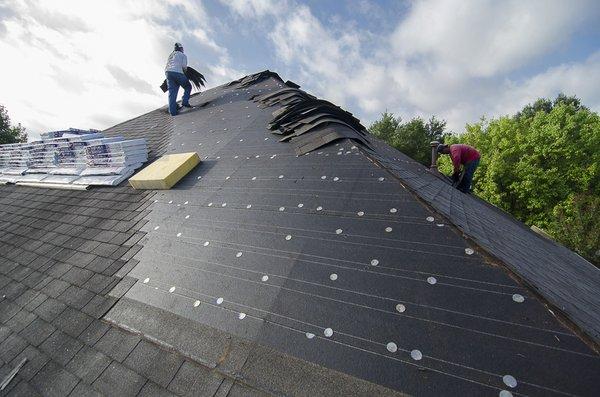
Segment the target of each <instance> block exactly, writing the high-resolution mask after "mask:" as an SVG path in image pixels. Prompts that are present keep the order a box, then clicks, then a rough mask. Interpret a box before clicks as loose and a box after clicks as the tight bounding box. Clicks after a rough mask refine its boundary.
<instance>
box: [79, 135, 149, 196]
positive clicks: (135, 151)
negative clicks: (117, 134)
mask: <svg viewBox="0 0 600 397" xmlns="http://www.w3.org/2000/svg"><path fill="white" fill-rule="evenodd" d="M84 152H85V157H86V165H87V168H86V169H85V170H84V171H83V172H82V173H81V178H79V179H77V180H75V181H73V183H74V184H76V185H118V184H119V183H121V182H122V181H123V180H125V179H127V178H129V177H130V176H131V175H133V173H134V171H135V170H136V169H137V168H139V167H141V166H142V164H143V163H145V162H146V161H148V147H147V144H146V140H145V139H130V140H111V139H99V140H95V141H92V142H89V144H88V145H87V146H86V147H85V149H84Z"/></svg>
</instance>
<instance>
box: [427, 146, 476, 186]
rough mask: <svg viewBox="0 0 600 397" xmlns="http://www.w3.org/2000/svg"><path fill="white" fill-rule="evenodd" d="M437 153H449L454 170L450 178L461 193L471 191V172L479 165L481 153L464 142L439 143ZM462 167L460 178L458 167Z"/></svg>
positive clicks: (473, 172)
mask: <svg viewBox="0 0 600 397" xmlns="http://www.w3.org/2000/svg"><path fill="white" fill-rule="evenodd" d="M437 152H438V153H439V154H449V155H450V158H451V159H452V165H453V166H454V172H453V173H452V180H453V181H454V182H455V183H458V184H457V185H456V188H457V189H458V190H460V191H461V192H463V193H470V192H471V183H472V182H473V174H475V170H476V169H477V166H478V165H479V159H480V158H481V155H480V154H479V152H478V151H477V149H475V148H474V147H472V146H469V145H464V144H455V145H444V144H441V145H439V146H438V147H437ZM461 166H462V168H463V171H462V178H461V175H460V168H461Z"/></svg>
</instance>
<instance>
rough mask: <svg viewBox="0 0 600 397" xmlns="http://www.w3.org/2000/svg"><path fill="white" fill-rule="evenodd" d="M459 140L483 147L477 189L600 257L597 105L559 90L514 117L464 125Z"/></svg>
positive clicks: (445, 162)
mask: <svg viewBox="0 0 600 397" xmlns="http://www.w3.org/2000/svg"><path fill="white" fill-rule="evenodd" d="M459 141H460V142H462V143H466V144H469V145H472V146H474V147H476V148H477V149H478V150H479V151H480V153H481V157H482V158H481V165H480V167H479V169H478V170H477V172H476V173H475V178H474V191H475V193H476V194H477V195H479V196H480V197H481V198H483V199H485V200H487V201H489V202H490V203H492V204H494V205H496V206H498V207H500V208H502V209H504V210H506V211H507V212H509V213H511V214H512V215H514V216H515V217H516V218H518V219H519V220H521V221H523V222H525V223H527V224H529V225H536V226H538V227H540V228H542V229H544V230H545V231H546V232H547V233H549V234H550V235H552V236H553V237H554V238H555V239H557V241H559V242H561V243H563V244H565V245H566V246H567V247H569V248H571V249H572V250H574V251H576V252H578V253H579V254H581V255H582V256H584V257H586V258H587V259H588V260H590V261H592V262H594V263H595V264H597V265H600V255H599V253H598V252H597V251H598V249H599V248H600V247H599V246H598V244H599V241H598V239H599V237H598V235H599V233H600V217H598V215H597V214H598V208H599V206H600V150H599V149H598V148H600V116H599V115H598V114H597V113H595V112H592V111H590V110H589V109H588V108H587V107H585V106H583V105H582V104H581V102H580V100H579V99H577V98H576V97H568V96H565V95H563V94H561V95H559V96H558V97H557V98H556V99H555V100H553V101H552V100H549V99H544V98H542V99H539V100H537V101H536V102H535V103H533V104H530V105H527V106H525V107H524V108H523V109H522V110H521V111H520V112H518V113H517V114H515V115H514V116H512V117H501V118H498V119H493V120H490V121H489V122H488V121H486V120H481V121H480V122H479V123H476V124H473V125H467V126H466V131H465V133H464V134H462V135H460V136H453V137H451V138H449V139H448V143H455V142H459ZM443 157H445V158H442V160H441V162H440V164H441V165H440V169H441V170H442V171H446V172H448V167H449V159H448V158H447V157H448V156H443ZM581 211H596V212H595V213H594V212H590V213H588V214H585V213H583V214H582V213H581ZM592 214H593V215H592Z"/></svg>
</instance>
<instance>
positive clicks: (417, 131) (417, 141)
mask: <svg viewBox="0 0 600 397" xmlns="http://www.w3.org/2000/svg"><path fill="white" fill-rule="evenodd" d="M445 128H446V122H445V121H444V120H438V119H436V118H435V116H433V117H431V118H430V119H429V121H428V122H425V121H424V120H423V119H422V118H420V117H415V118H413V119H412V120H410V121H408V122H406V123H403V122H402V119H401V118H400V117H394V114H393V113H389V112H387V111H386V112H384V113H383V114H382V115H381V118H380V119H379V120H377V121H375V122H374V123H373V124H371V126H370V127H369V131H370V132H371V134H373V135H375V136H376V137H378V138H380V139H383V140H384V141H386V142H387V143H388V144H389V145H391V146H393V147H395V148H396V149H398V150H400V151H401V152H402V153H404V154H406V155H407V156H409V157H411V158H413V159H414V160H416V161H418V162H420V163H421V164H424V165H429V164H430V162H431V148H430V146H429V143H430V142H431V141H436V140H437V141H443V140H444V138H445V136H446V134H445V133H444V130H445Z"/></svg>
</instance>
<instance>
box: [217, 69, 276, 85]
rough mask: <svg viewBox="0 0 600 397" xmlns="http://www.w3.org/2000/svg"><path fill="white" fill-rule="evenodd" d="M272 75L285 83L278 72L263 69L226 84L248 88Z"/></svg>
mask: <svg viewBox="0 0 600 397" xmlns="http://www.w3.org/2000/svg"><path fill="white" fill-rule="evenodd" d="M271 77H272V78H274V79H275V80H279V81H281V82H282V83H283V80H281V77H279V75H278V74H277V73H275V72H271V71H270V70H263V71H262V72H258V73H254V74H250V75H248V76H244V77H242V78H241V79H238V80H234V81H232V82H230V83H227V84H226V85H225V86H226V87H235V88H247V87H250V86H252V85H255V84H257V83H260V82H261V81H264V80H267V79H268V78H271Z"/></svg>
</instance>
